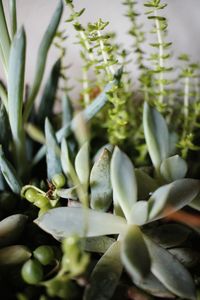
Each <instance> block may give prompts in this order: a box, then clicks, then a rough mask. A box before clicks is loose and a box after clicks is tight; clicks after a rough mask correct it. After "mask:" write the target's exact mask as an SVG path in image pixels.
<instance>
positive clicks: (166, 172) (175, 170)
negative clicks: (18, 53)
mask: <svg viewBox="0 0 200 300" xmlns="http://www.w3.org/2000/svg"><path fill="white" fill-rule="evenodd" d="M186 173H187V163H186V161H185V160H184V159H182V158H181V157H180V156H179V155H174V156H172V157H169V158H166V159H164V160H163V161H162V163H161V166H160V174H161V175H162V177H163V178H164V179H165V180H166V181H168V182H172V181H174V180H177V179H182V178H184V177H185V175H186Z"/></svg>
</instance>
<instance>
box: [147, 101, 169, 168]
mask: <svg viewBox="0 0 200 300" xmlns="http://www.w3.org/2000/svg"><path fill="white" fill-rule="evenodd" d="M143 126H144V134H145V140H146V143H147V147H148V151H149V155H150V157H151V160H152V163H153V165H154V167H155V168H156V169H157V170H158V168H159V166H160V164H161V162H162V160H163V159H165V158H167V157H168V156H169V132H168V128H167V125H166V122H165V120H164V118H163V116H162V115H161V114H160V113H159V112H158V111H157V110H156V109H155V108H153V107H151V106H150V105H149V104H148V103H147V102H145V104H144V111H143Z"/></svg>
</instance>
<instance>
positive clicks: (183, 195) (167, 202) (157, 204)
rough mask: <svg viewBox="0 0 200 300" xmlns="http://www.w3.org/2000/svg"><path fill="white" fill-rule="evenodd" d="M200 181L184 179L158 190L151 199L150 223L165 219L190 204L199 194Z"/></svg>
mask: <svg viewBox="0 0 200 300" xmlns="http://www.w3.org/2000/svg"><path fill="white" fill-rule="evenodd" d="M199 191H200V182H199V180H195V179H190V178H184V179H179V180H176V181H174V182H172V183H169V184H166V185H164V186H162V187H160V188H158V189H157V190H156V191H155V192H154V193H153V195H152V196H151V197H150V199H149V201H148V202H149V218H148V219H149V221H152V220H157V219H160V218H162V217H165V216H167V215H169V214H171V213H173V212H175V211H177V210H179V209H181V208H182V207H184V206H185V205H187V204H189V203H190V202H191V201H192V200H193V199H194V198H195V197H196V196H197V195H198V193H199Z"/></svg>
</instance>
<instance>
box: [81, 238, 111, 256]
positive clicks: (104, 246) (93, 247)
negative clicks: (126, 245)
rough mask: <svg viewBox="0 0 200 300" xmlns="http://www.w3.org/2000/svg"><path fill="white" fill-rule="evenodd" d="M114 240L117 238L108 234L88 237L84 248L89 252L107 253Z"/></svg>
mask: <svg viewBox="0 0 200 300" xmlns="http://www.w3.org/2000/svg"><path fill="white" fill-rule="evenodd" d="M114 242H115V239H113V238H111V237H108V236H97V237H92V238H86V239H85V243H84V249H85V250H86V251H88V252H97V253H105V252H106V251H107V250H108V248H110V246H111V245H112V244H113V243H114Z"/></svg>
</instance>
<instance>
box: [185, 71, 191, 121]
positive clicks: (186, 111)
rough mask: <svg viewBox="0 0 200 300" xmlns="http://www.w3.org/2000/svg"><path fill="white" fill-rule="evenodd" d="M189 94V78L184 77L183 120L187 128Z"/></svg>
mask: <svg viewBox="0 0 200 300" xmlns="http://www.w3.org/2000/svg"><path fill="white" fill-rule="evenodd" d="M189 94H190V78H189V77H185V87H184V118H185V125H186V127H187V124H188V116H189Z"/></svg>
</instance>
